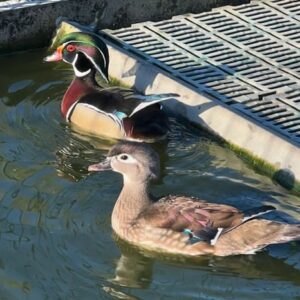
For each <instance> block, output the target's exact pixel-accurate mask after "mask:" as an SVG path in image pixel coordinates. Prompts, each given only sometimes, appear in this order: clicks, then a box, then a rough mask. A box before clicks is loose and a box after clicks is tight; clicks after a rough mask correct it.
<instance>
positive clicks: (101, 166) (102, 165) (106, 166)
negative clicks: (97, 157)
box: [88, 158, 111, 172]
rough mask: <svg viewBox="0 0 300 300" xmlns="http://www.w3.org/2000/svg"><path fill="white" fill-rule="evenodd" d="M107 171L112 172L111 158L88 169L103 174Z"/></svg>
mask: <svg viewBox="0 0 300 300" xmlns="http://www.w3.org/2000/svg"><path fill="white" fill-rule="evenodd" d="M106 170H111V166H110V158H107V159H106V160H104V161H102V162H100V163H98V164H94V165H90V166H89V167H88V171H89V172H102V171H106Z"/></svg>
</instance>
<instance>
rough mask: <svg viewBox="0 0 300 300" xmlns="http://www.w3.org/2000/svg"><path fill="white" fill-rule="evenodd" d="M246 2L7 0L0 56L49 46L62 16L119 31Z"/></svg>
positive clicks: (1, 10)
mask: <svg viewBox="0 0 300 300" xmlns="http://www.w3.org/2000/svg"><path fill="white" fill-rule="evenodd" d="M245 2H249V1H247V0H205V1H195V0H184V1H180V0H151V1H140V0H20V1H18V0H10V1H5V2H0V53H7V52H11V51H16V50H26V49H32V48H39V47H44V46H46V45H48V43H49V40H50V38H51V36H52V34H53V32H54V30H55V28H56V19H57V18H58V17H61V16H63V17H65V18H68V19H71V20H74V21H76V22H79V23H82V24H85V25H87V24H91V23H93V22H95V18H96V14H97V13H98V14H99V15H101V17H100V20H97V22H96V26H97V28H98V29H101V28H118V27H123V26H128V25H130V24H132V23H135V22H141V21H147V20H153V21H158V20H162V19H165V18H170V17H171V16H174V15H178V14H183V13H187V12H202V11H207V10H210V9H211V8H213V7H217V6H222V5H227V4H240V3H245Z"/></svg>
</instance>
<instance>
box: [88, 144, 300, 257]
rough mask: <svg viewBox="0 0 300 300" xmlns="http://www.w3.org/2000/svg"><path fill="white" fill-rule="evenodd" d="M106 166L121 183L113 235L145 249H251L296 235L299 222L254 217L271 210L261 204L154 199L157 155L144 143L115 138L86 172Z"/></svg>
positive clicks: (209, 251)
mask: <svg viewBox="0 0 300 300" xmlns="http://www.w3.org/2000/svg"><path fill="white" fill-rule="evenodd" d="M106 169H112V170H113V171H115V172H119V173H121V174H122V175H123V181H124V186H123V189H122V191H121V193H120V195H119V198H118V200H117V202H116V204H115V207H114V209H113V213H112V227H113V230H114V231H115V232H116V234H117V235H118V236H119V237H120V238H122V239H124V240H126V241H128V242H130V243H132V244H134V245H136V246H138V247H141V248H144V249H147V250H151V251H158V252H166V253H172V254H180V255H187V256H199V255H203V254H211V255H217V256H227V255H237V254H254V253H255V252H257V251H259V250H261V249H262V248H264V247H266V246H267V245H269V244H278V243H285V242H289V241H293V240H299V239H300V224H294V225H291V224H285V223H280V222H275V221H269V220H265V219H257V216H260V215H262V214H265V213H267V212H270V211H273V210H274V209H275V208H274V207H272V206H261V207H256V208H252V209H249V210H246V211H239V210H238V209H236V208H234V207H232V206H228V205H223V204H214V203H208V202H205V201H203V200H200V199H196V198H191V197H186V196H172V195H170V196H167V197H163V198H161V199H159V200H158V201H156V202H154V201H153V200H154V199H153V198H152V197H151V195H150V193H149V182H150V181H151V180H153V179H157V178H158V177H159V169H160V165H159V158H158V155H157V153H156V152H154V151H153V150H152V149H151V148H150V147H149V146H148V145H146V144H141V143H136V142H121V143H119V144H117V145H115V146H114V147H113V148H112V149H111V151H110V152H109V154H108V157H107V159H106V161H104V162H102V163H99V164H96V165H92V166H90V167H89V171H102V170H106Z"/></svg>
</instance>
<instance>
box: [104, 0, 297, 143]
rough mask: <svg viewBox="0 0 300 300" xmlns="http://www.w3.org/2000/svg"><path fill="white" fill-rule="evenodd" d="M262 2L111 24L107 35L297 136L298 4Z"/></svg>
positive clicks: (286, 0)
mask: <svg viewBox="0 0 300 300" xmlns="http://www.w3.org/2000/svg"><path fill="white" fill-rule="evenodd" d="M262 2H263V3H261V2H252V3H250V4H248V5H241V6H239V7H234V8H232V7H224V8H219V9H216V10H214V11H212V12H207V13H202V14H197V15H193V14H190V15H185V16H178V17H174V18H173V19H170V20H166V21H160V22H156V23H155V22H147V23H142V24H135V25H133V26H132V27H130V28H125V29H119V30H115V31H110V30H107V31H106V38H109V39H111V40H112V41H113V42H118V43H119V44H120V45H121V46H122V47H123V48H125V49H127V50H128V51H130V52H133V53H135V54H137V55H138V56H140V57H142V58H143V59H145V60H148V61H149V62H151V63H152V64H154V65H156V66H158V67H159V68H162V69H164V70H165V71H167V72H169V73H170V74H171V75H173V76H176V77H177V78H180V79H181V80H182V81H184V82H186V83H187V84H189V85H192V86H193V87H194V88H196V89H197V90H198V91H199V92H200V93H202V94H204V95H205V94H206V95H209V96H210V97H213V98H215V99H217V100H219V101H221V102H223V103H224V104H225V105H227V106H230V107H232V108H233V109H235V110H238V111H240V112H242V113H244V114H246V115H247V116H249V117H251V118H252V119H253V120H255V121H256V122H259V123H260V124H263V125H264V126H267V127H269V128H272V130H274V131H276V132H277V133H280V134H282V135H284V136H286V137H288V138H289V139H290V140H292V141H294V142H296V143H298V144H300V48H299V42H300V23H299V22H298V20H297V19H296V18H295V16H299V15H300V12H299V11H300V9H299V7H298V6H297V5H295V2H296V1H292V0H272V1H269V0H263V1H262ZM298 3H299V1H298ZM299 4H300V3H299ZM287 12H292V16H288V15H286V13H287ZM278 22H280V24H281V22H282V26H281V27H280V26H278V25H279V23H278ZM298 28H299V31H298V33H296V32H295V30H298ZM298 36H299V38H298Z"/></svg>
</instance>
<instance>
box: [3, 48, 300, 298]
mask: <svg viewBox="0 0 300 300" xmlns="http://www.w3.org/2000/svg"><path fill="white" fill-rule="evenodd" d="M42 56H43V54H42V53H40V52H29V53H23V54H19V55H13V56H11V57H5V58H1V57H0V63H1V65H2V66H3V68H5V69H7V74H8V76H5V78H4V77H3V78H2V75H0V76H1V82H2V84H1V86H0V108H1V112H2V118H1V120H0V282H1V283H0V298H1V299H9V300H11V299H30V300H32V299H159V298H166V299H171V298H172V299H253V298H255V299H264V300H266V299H272V300H274V299H283V298H284V297H285V298H288V299H297V297H298V298H299V297H300V292H299V290H300V289H299V286H300V282H299V281H300V274H299V272H300V271H299V270H300V265H299V261H300V259H299V249H300V248H299V243H292V244H289V245H280V246H276V247H275V246H274V247H270V248H268V249H267V250H266V251H264V252H261V253H259V254H257V255H252V256H236V257H228V258H216V257H203V258H201V259H200V260H199V261H197V262H195V261H187V260H185V259H182V258H180V259H178V258H176V259H172V258H170V257H162V256H153V255H150V254H149V253H140V252H138V251H137V250H136V249H132V247H130V246H128V245H123V244H120V243H119V241H117V245H118V247H119V248H120V249H119V248H118V247H117V246H116V243H115V241H114V240H113V239H112V236H111V235H112V232H111V225H110V215H111V211H112V208H113V205H114V202H115V199H116V198H117V196H118V194H119V192H120V189H121V185H122V180H121V177H120V176H119V175H118V174H116V173H112V172H108V173H101V174H92V175H89V174H88V172H87V171H86V170H87V166H88V165H89V164H91V163H95V162H97V161H99V160H102V159H103V158H104V156H105V155H106V153H107V151H108V148H110V146H111V144H112V142H111V141H106V140H102V139H94V138H92V139H90V138H89V137H86V136H82V135H80V134H79V133H78V132H77V131H75V130H74V129H72V128H70V127H69V126H68V125H67V124H65V123H64V122H63V121H62V119H61V116H60V112H59V104H60V99H61V97H62V95H63V93H64V91H65V89H66V87H67V86H68V83H69V80H68V76H70V71H69V70H66V69H63V67H62V66H58V67H57V66H54V65H51V66H49V65H43V64H41V63H40V60H41V57H42ZM54 69H55V70H54ZM171 129H172V130H171V133H170V136H169V139H168V140H167V141H166V142H163V143H158V144H155V145H153V146H154V147H155V149H156V150H157V151H158V152H159V154H160V157H161V159H162V178H161V180H160V181H159V182H158V183H156V184H154V185H153V187H152V188H153V193H154V194H155V195H165V194H168V193H170V192H172V194H186V195H192V196H196V197H199V198H203V199H206V200H208V201H212V202H220V203H221V202H222V203H228V204H231V205H234V206H237V207H239V208H241V209H244V208H249V207H253V206H257V205H259V204H273V205H275V206H276V207H277V208H278V212H275V213H272V214H270V216H269V217H270V218H272V219H275V220H284V221H289V222H295V221H297V220H300V205H299V198H297V197H295V196H293V195H291V194H289V193H288V192H287V191H286V190H284V189H282V188H281V187H279V186H277V185H276V184H274V183H273V182H272V181H271V179H269V178H266V177H264V176H261V175H260V174H257V173H256V172H255V171H254V170H252V169H251V168H249V166H247V165H246V164H245V163H244V162H243V161H242V160H241V159H239V158H238V157H237V156H236V155H235V154H234V153H232V152H231V151H230V150H228V149H225V148H224V147H222V145H220V144H219V143H218V142H216V141H214V140H213V139H211V138H210V137H208V136H207V135H206V133H204V132H202V131H201V130H197V129H194V128H191V127H190V126H188V125H185V124H181V123H179V122H177V121H176V120H174V119H171ZM120 252H121V253H120Z"/></svg>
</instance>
